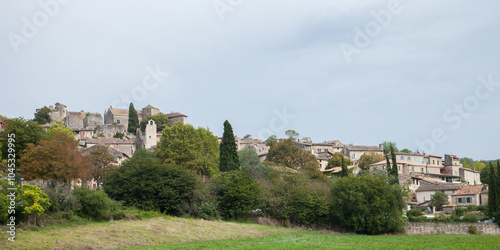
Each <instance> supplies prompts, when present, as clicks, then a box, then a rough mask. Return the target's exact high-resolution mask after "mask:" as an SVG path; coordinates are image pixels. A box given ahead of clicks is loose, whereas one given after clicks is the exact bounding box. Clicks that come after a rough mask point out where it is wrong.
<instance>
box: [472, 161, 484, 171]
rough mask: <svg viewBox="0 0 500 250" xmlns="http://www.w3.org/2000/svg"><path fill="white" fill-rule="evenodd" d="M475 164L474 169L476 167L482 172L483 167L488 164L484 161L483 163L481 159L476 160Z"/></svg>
mask: <svg viewBox="0 0 500 250" xmlns="http://www.w3.org/2000/svg"><path fill="white" fill-rule="evenodd" d="M473 166H474V169H475V170H476V171H479V172H481V170H483V168H485V167H486V164H484V163H482V162H480V161H476V162H474V164H473Z"/></svg>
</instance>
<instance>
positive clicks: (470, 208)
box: [467, 205, 476, 212]
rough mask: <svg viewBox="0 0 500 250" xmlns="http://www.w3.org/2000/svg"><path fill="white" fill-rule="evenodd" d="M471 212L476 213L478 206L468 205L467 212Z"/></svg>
mask: <svg viewBox="0 0 500 250" xmlns="http://www.w3.org/2000/svg"><path fill="white" fill-rule="evenodd" d="M469 211H476V206H474V205H468V206H467V212H469Z"/></svg>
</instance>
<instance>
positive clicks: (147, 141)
mask: <svg viewBox="0 0 500 250" xmlns="http://www.w3.org/2000/svg"><path fill="white" fill-rule="evenodd" d="M157 144H158V138H157V130H156V123H155V121H153V120H149V121H148V125H146V129H145V132H144V148H145V149H151V148H154V147H156V145H157Z"/></svg>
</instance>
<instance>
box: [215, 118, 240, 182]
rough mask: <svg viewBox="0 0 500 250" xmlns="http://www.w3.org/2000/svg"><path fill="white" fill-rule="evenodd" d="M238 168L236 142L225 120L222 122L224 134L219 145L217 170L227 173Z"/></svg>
mask: <svg viewBox="0 0 500 250" xmlns="http://www.w3.org/2000/svg"><path fill="white" fill-rule="evenodd" d="M239 167H240V159H239V158H238V150H237V148H236V141H235V140H234V134H233V128H232V127H231V124H230V123H229V122H228V121H227V120H226V121H225V122H224V134H223V135H222V142H221V144H220V160H219V170H220V171H221V172H228V171H231V170H235V169H238V168H239Z"/></svg>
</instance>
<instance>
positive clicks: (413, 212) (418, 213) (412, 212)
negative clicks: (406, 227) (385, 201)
mask: <svg viewBox="0 0 500 250" xmlns="http://www.w3.org/2000/svg"><path fill="white" fill-rule="evenodd" d="M421 215H424V213H423V212H422V209H419V208H414V209H411V210H409V211H407V212H406V216H408V217H410V216H421Z"/></svg>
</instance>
